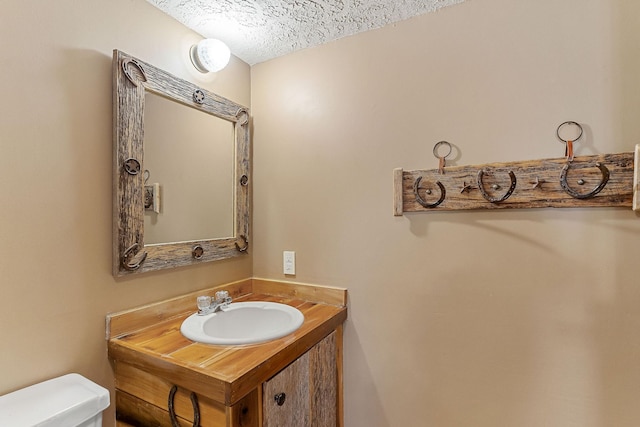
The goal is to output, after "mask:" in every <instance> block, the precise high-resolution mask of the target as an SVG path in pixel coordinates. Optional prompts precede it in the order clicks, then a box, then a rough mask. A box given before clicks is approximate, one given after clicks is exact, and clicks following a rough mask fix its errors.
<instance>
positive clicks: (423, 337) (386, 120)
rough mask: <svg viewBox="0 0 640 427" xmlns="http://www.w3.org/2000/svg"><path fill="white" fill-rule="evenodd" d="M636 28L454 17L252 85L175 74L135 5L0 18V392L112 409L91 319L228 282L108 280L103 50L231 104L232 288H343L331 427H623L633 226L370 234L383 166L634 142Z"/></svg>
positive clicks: (533, 6)
mask: <svg viewBox="0 0 640 427" xmlns="http://www.w3.org/2000/svg"><path fill="white" fill-rule="evenodd" d="M36 7H38V9H37V10H36ZM639 8H640V7H639V6H638V4H637V2H631V1H626V0H610V1H607V0H587V1H584V0H566V1H562V2H552V1H550V0H546V1H540V2H532V1H529V2H523V1H520V2H513V1H508V0H483V1H477V0H469V1H467V2H465V3H463V4H461V5H458V6H454V7H451V8H448V9H445V10H442V11H440V12H438V13H436V14H432V15H427V16H424V17H421V18H417V19H413V20H410V21H407V22H404V23H400V24H397V25H394V26H391V27H389V28H387V29H383V30H378V31H374V32H370V33H366V34H363V35H360V36H356V37H350V38H346V39H343V40H340V41H338V42H335V43H330V44H328V45H325V46H322V47H320V48H316V49H309V50H305V51H302V52H299V53H296V54H292V55H288V56H286V57H283V58H280V59H276V60H273V61H270V62H267V63H264V64H260V65H257V66H255V67H253V69H252V71H251V88H250V87H249V67H248V66H246V64H244V63H242V62H241V61H238V60H233V62H232V64H231V66H230V68H228V69H227V70H225V71H223V72H221V73H218V74H217V75H216V76H213V77H208V78H207V79H206V80H202V79H201V78H200V76H199V75H198V74H197V73H196V72H195V71H191V69H190V68H189V66H188V64H187V62H186V61H188V60H187V58H186V48H188V46H189V45H190V44H191V43H192V42H194V41H196V40H198V36H196V35H195V34H193V33H192V32H190V31H188V30H186V29H184V28H183V27H182V26H180V25H179V24H177V23H176V22H175V21H173V20H171V19H170V18H168V17H165V16H164V15H163V14H161V13H160V12H158V11H157V10H156V9H154V8H153V7H151V6H150V5H148V4H147V3H146V2H145V1H141V0H136V1H133V0H115V1H105V0H102V1H99V0H92V1H84V2H73V1H70V0H61V1H57V2H35V1H23V2H6V1H5V2H3V5H2V14H0V16H1V17H0V51H1V52H2V79H1V80H0V93H2V98H3V99H2V102H1V103H0V144H1V155H0V206H1V209H0V224H1V228H0V286H1V287H2V293H1V296H0V324H1V325H2V326H1V327H0V342H2V347H1V348H0V365H1V366H3V370H2V372H3V375H2V381H1V382H0V393H4V392H8V391H11V390H14V389H16V388H19V387H23V386H26V385H28V384H31V383H34V382H37V381H40V380H44V379H46V378H50V377H53V376H56V375H61V374H64V373H67V372H70V371H77V372H80V373H81V374H83V375H85V376H87V377H89V378H90V379H92V380H94V381H96V382H98V383H100V384H102V385H104V386H107V387H109V388H112V386H113V384H112V382H113V378H112V372H111V367H110V366H109V364H108V362H107V360H106V346H105V343H104V340H103V336H104V317H105V315H106V314H107V313H108V312H112V311H117V310H120V309H124V308H128V307H133V306H137V305H140V304H144V303H147V302H151V301H156V300H159V299H163V298H166V297H170V296H174V295H179V294H182V293H185V292H188V291H191V290H195V289H199V288H202V287H205V286H208V285H211V284H215V283H221V282H225V281H229V280H233V279H236V278H240V277H246V276H249V275H251V273H252V266H251V263H252V260H251V258H245V259H242V260H229V261H222V262H218V263H213V264H208V265H206V266H202V267H197V268H186V269H179V270H176V271H171V272H159V273H155V274H149V275H145V276H142V277H135V278H130V279H124V280H115V279H113V278H112V276H111V271H110V270H111V269H110V266H111V261H110V257H111V76H110V72H111V50H112V49H113V48H118V49H121V50H123V51H125V52H127V53H130V54H133V55H136V56H139V57H140V58H142V59H144V60H146V61H148V62H150V63H152V64H154V65H157V66H159V67H161V68H164V69H166V70H168V71H170V72H172V73H174V74H176V75H178V76H181V77H183V78H187V79H189V80H192V81H194V82H202V83H201V84H202V85H203V86H205V87H206V88H207V89H209V90H212V91H214V92H217V93H219V94H221V95H223V96H225V97H228V98H230V99H233V100H236V101H238V102H240V103H243V104H247V105H248V104H251V106H252V109H253V114H254V135H255V136H254V154H255V168H254V177H255V179H254V213H255V218H254V230H255V233H254V239H253V240H254V242H255V247H254V254H255V255H254V258H253V273H254V274H255V275H256V276H261V277H271V278H282V277H284V276H283V275H282V274H281V268H282V251H283V250H295V251H296V252H297V271H298V274H297V276H296V277H295V278H294V279H295V280H299V281H304V282H315V283H320V284H330V285H338V286H345V287H348V288H349V290H350V318H349V320H348V324H347V328H346V334H345V340H346V343H345V344H346V349H345V392H346V399H345V403H346V425H347V426H349V427H360V426H367V427H369V426H394V427H395V426H413V425H425V426H438V427H444V426H446V427H451V426H461V427H462V426H464V427H466V426H492V427H494V426H519V427H520V426H532V427H538V426H541V425H545V426H553V427H555V426H558V427H559V426H562V427H565V426H576V427H577V426H580V427H592V426H593V427H596V426H597V427H605V426H606V427H609V426H613V425H615V426H636V425H638V424H640V406H638V405H637V403H636V400H637V396H638V386H637V384H639V383H640V364H639V363H638V360H640V345H639V344H638V342H639V341H638V331H639V330H640V310H638V307H639V306H640V288H638V287H637V280H635V281H634V276H635V277H637V273H635V274H634V266H635V265H636V264H637V260H638V259H639V257H640V248H639V246H638V236H639V235H640V221H639V219H640V218H639V217H638V216H637V215H635V214H634V213H632V212H631V211H629V210H624V209H575V210H531V211H512V212H507V211H503V212H449V213H430V214H414V215H407V216H404V217H400V218H395V217H393V216H392V214H391V206H392V192H391V172H392V169H393V168H395V167H404V168H406V169H416V168H434V167H435V166H436V162H435V159H433V157H432V155H431V148H432V146H433V144H434V143H435V142H437V141H439V140H441V139H446V140H449V141H450V142H452V143H453V144H455V145H456V146H457V147H458V148H459V152H460V155H459V156H458V157H457V158H456V159H455V160H454V162H452V163H454V164H458V165H463V164H480V163H485V162H493V161H510V160H524V159H536V158H545V157H557V156H560V155H561V154H562V150H563V149H562V146H561V145H560V144H558V143H557V142H556V140H555V135H554V133H555V128H556V126H557V125H558V124H559V123H560V122H562V121H565V120H576V121H579V122H581V123H584V124H585V128H586V132H585V138H584V140H583V142H582V143H579V144H578V146H577V151H578V154H591V153H600V152H618V151H629V150H631V149H632V147H633V146H634V145H635V144H636V143H640V121H639V120H637V117H638V116H639V114H640V93H639V92H640V89H639V88H640V85H638V83H637V78H638V77H637V76H639V75H640V63H639V61H640V55H638V50H639V47H640V31H639V30H638V28H640V22H638V21H639V19H640V10H639ZM29 49H31V50H32V53H29V52H28V50H29ZM178 52H180V53H178ZM395 301H399V302H395ZM112 421H113V411H112V409H111V410H110V411H109V413H108V414H107V417H106V418H105V425H111V424H112Z"/></svg>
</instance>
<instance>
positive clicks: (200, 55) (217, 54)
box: [189, 39, 231, 73]
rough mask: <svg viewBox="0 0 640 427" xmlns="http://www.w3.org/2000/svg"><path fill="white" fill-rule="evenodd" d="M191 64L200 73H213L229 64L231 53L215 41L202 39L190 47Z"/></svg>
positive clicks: (219, 42)
mask: <svg viewBox="0 0 640 427" xmlns="http://www.w3.org/2000/svg"><path fill="white" fill-rule="evenodd" d="M189 53H190V56H191V62H192V63H193V66H194V67H196V69H197V70H198V71H200V72H201V73H209V72H212V73H215V72H217V71H220V70H222V69H223V68H224V67H226V66H227V64H228V63H229V59H230V58H231V51H230V50H229V48H228V47H227V45H226V44H224V43H223V42H221V41H220V40H216V39H204V40H201V41H200V42H199V43H198V44H194V45H193V46H191V50H190V51H189Z"/></svg>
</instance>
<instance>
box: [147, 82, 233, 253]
mask: <svg viewBox="0 0 640 427" xmlns="http://www.w3.org/2000/svg"><path fill="white" fill-rule="evenodd" d="M233 133H234V132H233V126H232V124H231V123H230V122H228V121H227V120H223V119H219V118H217V117H212V116H211V115H209V114H207V113H205V112H202V111H200V110H196V109H194V108H185V107H184V106H183V105H182V104H179V103H177V102H174V101H171V100H169V99H166V98H163V97H161V96H158V95H156V94H154V93H147V94H146V95H145V106H144V174H145V175H144V177H143V178H144V180H145V182H144V186H145V194H144V196H145V199H144V200H145V211H144V241H145V244H146V245H150V244H163V243H172V242H179V241H186V240H198V239H207V240H209V239H220V238H223V237H232V236H233V229H234V228H233V213H234V207H233V191H232V189H233V172H234V168H233V160H234V151H235V150H234V146H235V144H234V141H233ZM196 201H197V203H195V202H196ZM195 207H197V209H194V208H195Z"/></svg>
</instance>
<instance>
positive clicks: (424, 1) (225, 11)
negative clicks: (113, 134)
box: [147, 0, 464, 65]
mask: <svg viewBox="0 0 640 427" xmlns="http://www.w3.org/2000/svg"><path fill="white" fill-rule="evenodd" d="M147 1H148V2H149V3H151V4H152V5H154V6H156V7H157V8H158V9H160V10H162V11H163V12H165V13H167V14H168V15H170V16H172V17H173V18H175V19H176V20H178V21H179V22H181V23H182V24H184V25H186V26H187V27H189V28H191V29H192V30H194V31H195V32H197V33H199V34H201V35H202V36H203V37H206V38H217V39H220V40H222V41H223V42H225V43H226V44H227V45H228V46H229V48H230V49H231V52H232V53H233V54H234V55H235V56H237V57H238V58H240V59H242V60H243V61H245V62H246V63H248V64H250V65H254V64H257V63H259V62H263V61H267V60H269V59H272V58H275V57H278V56H281V55H285V54H287V53H290V52H293V51H296V50H299V49H304V48H307V47H312V46H316V45H320V44H323V43H326V42H329V41H332V40H336V39H339V38H341V37H345V36H350V35H353V34H357V33H361V32H363V31H368V30H373V29H375V28H380V27H384V26H385V25H388V24H392V23H394V22H398V21H402V20H405V19H408V18H411V17H414V16H417V15H422V14H424V13H428V12H433V11H436V10H438V9H440V8H443V7H446V6H450V5H453V4H456V3H461V2H462V1H464V0H147Z"/></svg>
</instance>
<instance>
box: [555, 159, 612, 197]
mask: <svg viewBox="0 0 640 427" xmlns="http://www.w3.org/2000/svg"><path fill="white" fill-rule="evenodd" d="M595 166H596V167H597V168H598V169H600V173H601V174H602V179H601V180H600V184H598V185H597V186H596V187H595V188H594V189H593V190H591V191H590V192H588V193H584V194H582V193H578V192H577V191H575V190H574V189H573V188H571V187H569V184H568V183H567V173H568V172H569V169H570V168H571V163H567V164H566V165H564V167H563V168H562V173H561V174H560V186H561V187H562V189H563V190H564V191H565V192H566V193H567V194H568V195H570V196H571V197H573V198H575V199H589V198H591V197H593V196H595V195H596V194H598V193H599V192H600V191H602V189H603V188H604V186H605V185H607V182H609V169H607V167H606V166H605V165H604V164H602V163H600V162H596V164H595Z"/></svg>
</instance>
